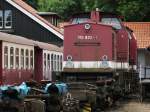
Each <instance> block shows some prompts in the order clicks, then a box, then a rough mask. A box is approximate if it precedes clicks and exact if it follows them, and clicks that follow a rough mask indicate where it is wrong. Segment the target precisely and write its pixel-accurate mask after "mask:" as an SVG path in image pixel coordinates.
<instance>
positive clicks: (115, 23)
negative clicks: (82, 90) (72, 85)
mask: <svg viewBox="0 0 150 112" xmlns="http://www.w3.org/2000/svg"><path fill="white" fill-rule="evenodd" d="M130 37H132V38H130ZM136 50H137V47H136V40H135V38H134V36H133V33H132V32H131V31H129V30H128V29H127V28H126V27H125V26H124V25H123V23H122V22H121V20H120V18H119V16H117V15H115V14H112V13H104V12H99V11H92V12H91V14H90V13H82V14H78V15H75V16H73V18H72V20H71V24H70V25H67V26H65V28H64V63H63V67H64V70H63V76H64V77H65V79H64V80H67V81H69V80H71V81H72V80H74V81H77V80H78V79H82V81H83V80H84V79H86V80H88V81H89V80H94V81H95V80H99V79H101V78H102V77H107V76H112V77H113V75H116V74H117V75H118V74H119V75H120V74H123V72H122V71H126V72H128V71H129V70H130V68H131V67H130V66H131V65H132V66H133V65H135V66H136ZM131 60H132V63H131V62H130V61H131ZM120 71H121V72H120ZM81 77H84V78H81ZM89 78H91V79H89Z"/></svg>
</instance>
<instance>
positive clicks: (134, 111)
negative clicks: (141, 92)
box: [105, 100, 150, 112]
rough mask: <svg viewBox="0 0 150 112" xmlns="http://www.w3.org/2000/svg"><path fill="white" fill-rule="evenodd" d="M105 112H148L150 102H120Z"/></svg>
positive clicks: (149, 110) (149, 111)
mask: <svg viewBox="0 0 150 112" xmlns="http://www.w3.org/2000/svg"><path fill="white" fill-rule="evenodd" d="M105 112H150V102H149V101H144V102H140V101H136V100H130V101H122V102H119V103H118V104H117V106H116V107H114V108H111V109H108V110H107V111H105Z"/></svg>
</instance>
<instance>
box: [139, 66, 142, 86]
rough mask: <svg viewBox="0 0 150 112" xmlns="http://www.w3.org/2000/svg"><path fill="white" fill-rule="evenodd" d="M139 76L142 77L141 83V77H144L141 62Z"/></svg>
mask: <svg viewBox="0 0 150 112" xmlns="http://www.w3.org/2000/svg"><path fill="white" fill-rule="evenodd" d="M139 78H140V83H141V78H142V65H141V64H140V69H139Z"/></svg>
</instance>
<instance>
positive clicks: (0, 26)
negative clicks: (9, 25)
mask: <svg viewBox="0 0 150 112" xmlns="http://www.w3.org/2000/svg"><path fill="white" fill-rule="evenodd" d="M0 14H1V15H2V21H0V22H2V25H0V28H3V27H4V14H3V11H2V10H0ZM1 15H0V17H1Z"/></svg>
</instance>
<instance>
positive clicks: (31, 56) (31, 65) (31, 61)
mask: <svg viewBox="0 0 150 112" xmlns="http://www.w3.org/2000/svg"><path fill="white" fill-rule="evenodd" d="M30 67H31V68H33V50H31V51H30Z"/></svg>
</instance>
